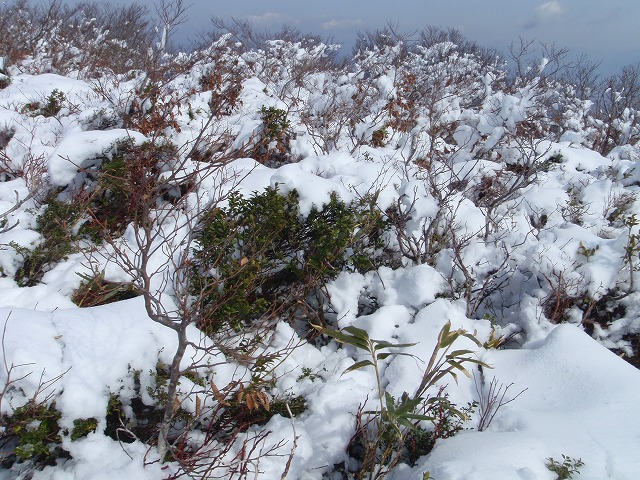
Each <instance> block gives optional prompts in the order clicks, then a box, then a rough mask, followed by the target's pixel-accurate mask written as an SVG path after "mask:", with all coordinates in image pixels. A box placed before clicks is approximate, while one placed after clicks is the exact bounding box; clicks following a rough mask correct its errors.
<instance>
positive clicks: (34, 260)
mask: <svg viewBox="0 0 640 480" xmlns="http://www.w3.org/2000/svg"><path fill="white" fill-rule="evenodd" d="M83 214H84V211H83V208H82V206H81V205H78V204H73V203H66V202H63V201H60V200H58V199H57V198H55V197H54V198H50V200H49V201H48V203H47V206H46V208H45V209H44V211H43V212H42V213H41V214H40V215H39V216H38V218H37V219H36V230H37V231H38V232H40V234H41V235H42V241H41V242H40V243H39V244H38V245H37V246H36V247H35V248H34V249H33V250H29V249H27V248H24V247H20V246H18V245H16V244H13V245H12V246H13V247H14V248H15V249H16V252H17V253H18V254H20V255H22V256H23V258H24V263H23V265H22V267H21V268H20V269H18V271H17V272H16V275H15V280H16V282H17V283H18V285H20V286H21V287H32V286H34V285H36V284H38V283H39V282H40V280H41V279H42V276H43V275H44V274H45V273H46V271H47V270H48V269H49V268H50V266H51V265H54V264H55V263H57V262H59V261H61V260H63V259H65V258H66V257H67V256H68V255H70V254H72V253H74V252H75V251H76V250H77V248H76V244H75V242H76V241H77V240H78V237H77V235H76V234H75V233H74V231H75V228H76V226H77V225H78V222H80V220H81V219H82V216H83Z"/></svg>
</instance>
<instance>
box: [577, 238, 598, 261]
mask: <svg viewBox="0 0 640 480" xmlns="http://www.w3.org/2000/svg"><path fill="white" fill-rule="evenodd" d="M599 249H600V245H596V246H595V247H593V248H588V247H586V246H585V245H584V243H582V242H580V246H579V247H578V254H579V255H582V256H583V257H586V258H587V260H589V259H590V258H591V257H593V256H594V255H595V254H596V252H597V251H598V250H599Z"/></svg>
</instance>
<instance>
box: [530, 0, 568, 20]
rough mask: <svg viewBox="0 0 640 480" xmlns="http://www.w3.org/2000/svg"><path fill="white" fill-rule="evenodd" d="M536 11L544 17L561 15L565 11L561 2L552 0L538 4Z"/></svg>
mask: <svg viewBox="0 0 640 480" xmlns="http://www.w3.org/2000/svg"><path fill="white" fill-rule="evenodd" d="M536 12H537V13H538V15H539V16H540V17H542V18H553V17H559V16H560V15H562V14H563V13H564V7H563V6H562V4H561V3H560V2H557V1H555V0H552V1H550V2H545V3H542V4H540V5H538V7H537V8H536Z"/></svg>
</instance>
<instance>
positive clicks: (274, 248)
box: [192, 188, 384, 333]
mask: <svg viewBox="0 0 640 480" xmlns="http://www.w3.org/2000/svg"><path fill="white" fill-rule="evenodd" d="M298 202H299V199H298V194H297V192H295V191H292V192H289V193H288V194H286V195H281V194H279V193H278V191H277V190H276V189H275V188H268V189H266V190H265V191H264V192H262V193H255V194H253V195H252V196H251V197H250V198H243V197H241V196H240V195H238V194H235V195H232V196H231V197H230V199H229V205H228V207H227V208H225V209H221V208H218V209H215V210H212V211H210V212H208V213H207V214H206V215H205V216H204V218H203V219H202V221H201V225H200V232H199V234H198V236H197V242H198V245H199V247H198V248H197V249H196V250H195V251H194V255H193V260H192V265H193V275H192V282H193V283H192V294H193V295H194V297H195V298H202V299H203V301H202V302H201V306H202V308H203V312H202V315H201V318H202V321H201V324H200V327H201V328H204V329H205V330H206V331H208V332H210V333H211V332H216V331H219V330H220V329H222V328H225V327H231V328H233V329H235V330H240V329H241V328H242V327H243V326H244V325H245V324H247V323H252V322H253V321H255V320H258V319H260V318H262V317H268V316H269V315H270V313H272V312H275V311H278V312H280V313H281V314H285V313H287V312H292V311H294V310H295V308H298V300H299V299H305V298H306V297H307V295H308V294H310V293H312V292H314V291H316V290H317V289H318V288H319V287H321V286H322V285H324V283H325V282H326V281H328V280H329V279H332V278H335V277H336V276H337V275H338V274H339V273H340V272H341V271H342V270H344V269H358V268H366V267H367V266H369V268H371V267H370V265H371V261H370V260H365V258H367V259H368V258H370V257H372V256H373V253H374V252H375V250H376V249H377V248H379V247H380V244H381V242H382V240H381V238H382V231H381V230H382V228H383V225H384V224H383V222H382V220H381V219H380V215H379V214H377V213H376V211H375V210H374V209H373V208H372V207H370V206H368V205H362V204H346V203H344V202H342V201H341V200H339V199H338V197H337V196H336V195H332V196H331V199H330V201H329V203H327V204H325V205H323V206H322V208H320V209H317V208H313V209H312V210H311V212H310V213H309V215H307V216H306V217H303V216H302V215H300V212H299V205H298ZM367 262H368V263H367Z"/></svg>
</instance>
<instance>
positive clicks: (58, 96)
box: [40, 88, 67, 117]
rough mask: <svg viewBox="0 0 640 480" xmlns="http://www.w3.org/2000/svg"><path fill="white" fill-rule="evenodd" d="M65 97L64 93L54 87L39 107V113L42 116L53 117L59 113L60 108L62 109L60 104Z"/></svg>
mask: <svg viewBox="0 0 640 480" xmlns="http://www.w3.org/2000/svg"><path fill="white" fill-rule="evenodd" d="M66 99H67V97H66V96H65V94H64V93H62V92H61V91H60V90H58V89H57V88H54V89H53V91H52V92H51V93H50V94H49V96H48V97H47V101H46V103H45V104H44V105H43V107H42V108H41V109H40V115H42V116H44V117H55V116H56V115H57V114H58V113H60V110H62V105H63V103H64V102H65V100H66Z"/></svg>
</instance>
